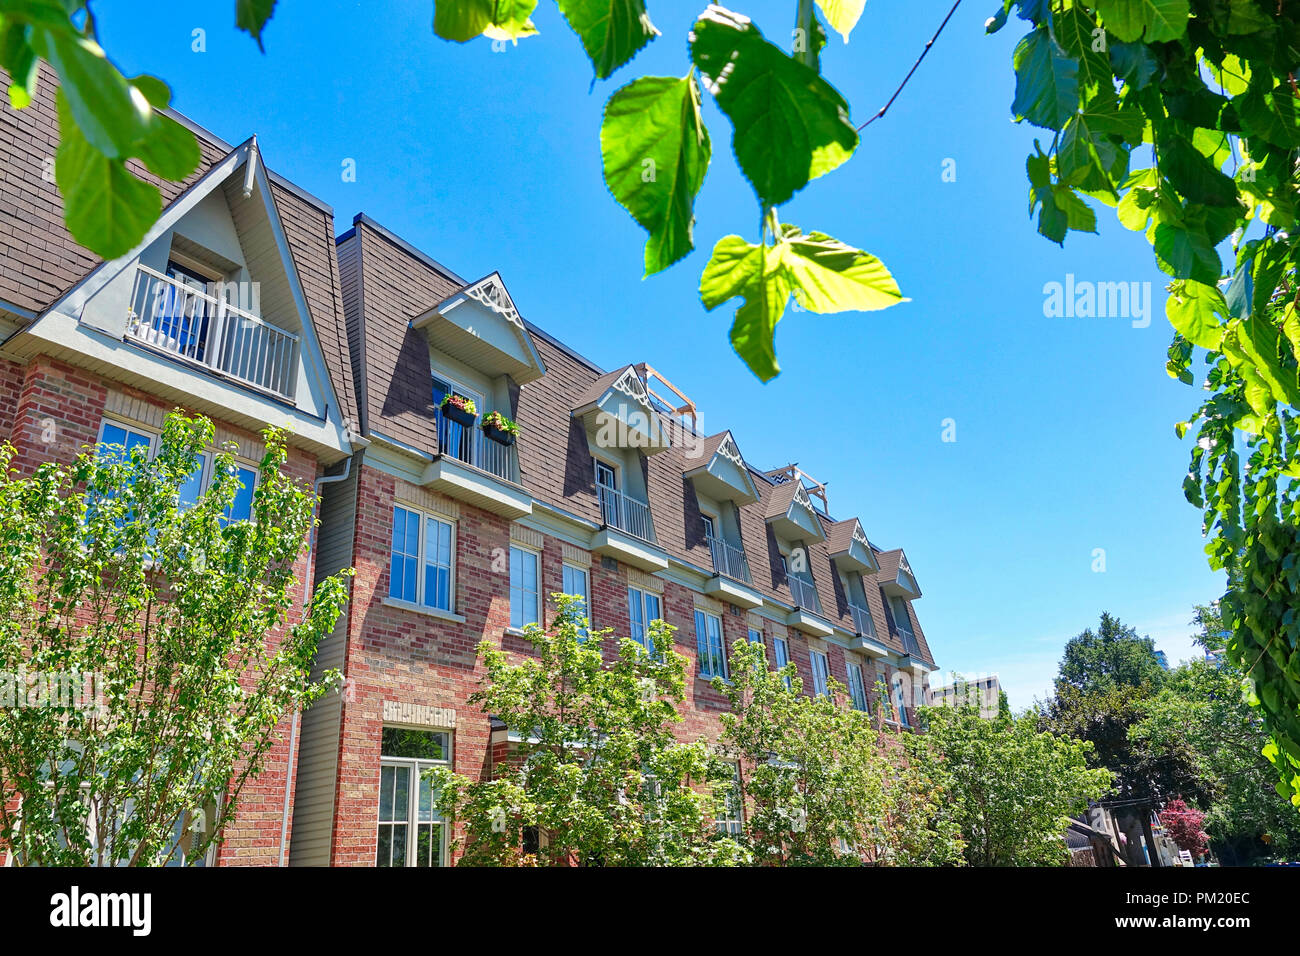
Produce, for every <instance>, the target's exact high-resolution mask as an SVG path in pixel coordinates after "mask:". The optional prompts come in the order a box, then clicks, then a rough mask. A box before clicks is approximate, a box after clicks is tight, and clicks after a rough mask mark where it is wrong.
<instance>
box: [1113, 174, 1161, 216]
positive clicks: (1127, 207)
mask: <svg viewBox="0 0 1300 956" xmlns="http://www.w3.org/2000/svg"><path fill="white" fill-rule="evenodd" d="M1159 184H1160V173H1159V171H1158V170H1156V169H1155V168H1154V167H1152V168H1150V169H1139V170H1137V171H1136V172H1134V173H1133V174H1131V175H1130V176H1129V177H1128V179H1126V180H1125V181H1124V185H1123V187H1122V188H1124V189H1126V190H1127V192H1125V193H1124V198H1123V199H1121V200H1120V201H1119V205H1118V206H1117V207H1116V208H1115V212H1116V214H1117V215H1118V216H1119V221H1120V223H1121V224H1122V225H1123V226H1124V228H1125V229H1132V230H1133V231H1134V232H1142V231H1143V230H1145V229H1146V227H1147V223H1149V222H1150V221H1151V216H1152V209H1153V207H1154V206H1155V205H1156V186H1158V185H1159Z"/></svg>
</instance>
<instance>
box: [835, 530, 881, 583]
mask: <svg viewBox="0 0 1300 956" xmlns="http://www.w3.org/2000/svg"><path fill="white" fill-rule="evenodd" d="M826 548H827V550H828V551H829V552H830V556H831V560H833V561H834V562H835V566H836V567H837V568H839V569H840V570H841V571H843V572H845V573H846V574H869V573H872V572H875V571H879V570H880V564H879V562H878V561H877V560H876V555H875V552H874V551H872V550H871V542H870V541H868V540H867V534H866V532H865V531H863V530H862V522H860V521H859V520H858V519H857V518H849V519H848V520H847V521H837V522H835V523H834V524H833V525H831V527H830V531H829V533H828V534H827V535H826Z"/></svg>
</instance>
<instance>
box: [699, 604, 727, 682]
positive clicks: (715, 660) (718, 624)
mask: <svg viewBox="0 0 1300 956" xmlns="http://www.w3.org/2000/svg"><path fill="white" fill-rule="evenodd" d="M695 649H696V651H697V652H698V657H699V672H700V676H701V677H721V678H723V679H724V680H725V679H726V677H727V654H726V651H725V650H724V649H723V646H722V619H721V618H719V617H718V616H717V615H715V614H706V613H705V612H704V611H699V610H697V611H696V612H695Z"/></svg>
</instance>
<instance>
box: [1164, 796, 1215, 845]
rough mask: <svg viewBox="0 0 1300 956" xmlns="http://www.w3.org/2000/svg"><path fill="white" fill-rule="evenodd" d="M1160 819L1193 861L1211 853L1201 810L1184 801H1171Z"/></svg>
mask: <svg viewBox="0 0 1300 956" xmlns="http://www.w3.org/2000/svg"><path fill="white" fill-rule="evenodd" d="M1160 819H1161V821H1162V822H1163V823H1164V825H1165V831H1166V832H1167V833H1168V834H1169V838H1170V839H1171V840H1173V841H1174V843H1175V845H1177V847H1178V849H1180V850H1186V851H1187V852H1188V853H1190V854H1191V855H1192V857H1193V859H1194V858H1196V857H1198V856H1201V855H1202V854H1203V853H1206V852H1208V851H1209V849H1210V846H1209V843H1208V842H1207V839H1208V838H1207V837H1206V835H1205V831H1204V830H1202V829H1201V823H1202V822H1203V821H1204V820H1205V814H1204V813H1202V812H1201V811H1200V810H1197V809H1196V808H1195V807H1189V806H1188V805H1187V804H1186V803H1185V802H1184V801H1182V800H1170V801H1169V803H1168V804H1167V805H1166V806H1165V808H1164V810H1162V811H1161V813H1160Z"/></svg>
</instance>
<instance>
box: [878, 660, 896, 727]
mask: <svg viewBox="0 0 1300 956" xmlns="http://www.w3.org/2000/svg"><path fill="white" fill-rule="evenodd" d="M879 680H880V682H881V683H882V684H883V685H884V687H883V688H882V690H881V692H880V706H881V707H882V708H884V711H885V719H886V720H895V719H896V718H895V716H894V699H893V694H892V693H891V691H890V687H891V686H892V684H893V682H892V681H891V680H890V679H889V668H888V667H886V666H885V665H884V664H881V665H880V677H879Z"/></svg>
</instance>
